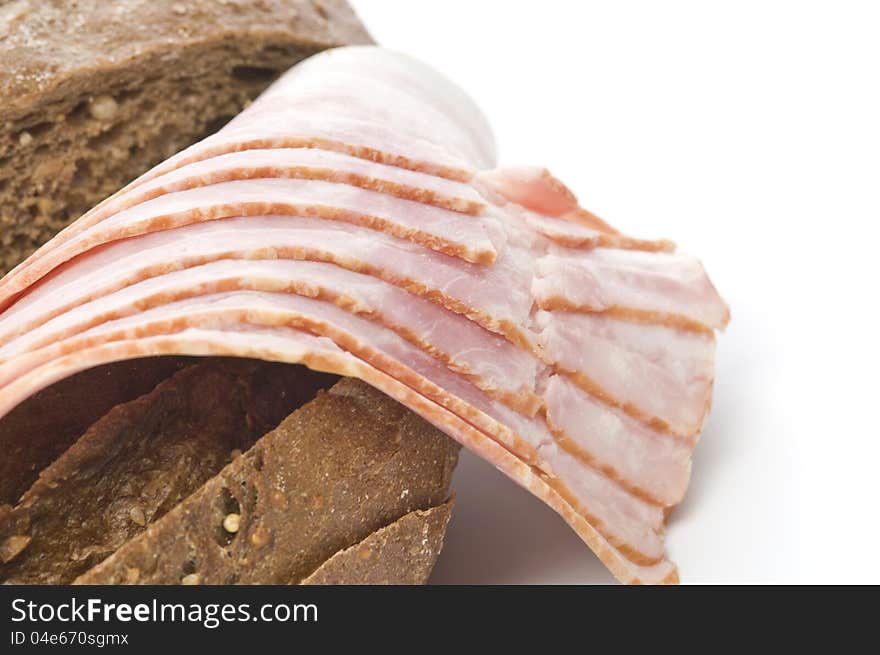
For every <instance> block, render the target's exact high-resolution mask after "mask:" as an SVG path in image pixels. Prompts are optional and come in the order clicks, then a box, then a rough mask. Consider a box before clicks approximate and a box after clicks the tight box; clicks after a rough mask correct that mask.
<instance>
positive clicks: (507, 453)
mask: <svg viewBox="0 0 880 655" xmlns="http://www.w3.org/2000/svg"><path fill="white" fill-rule="evenodd" d="M493 166H494V144H493V140H492V136H491V131H490V130H489V128H488V125H487V124H486V122H485V119H484V118H483V117H482V115H481V114H480V112H479V111H478V110H477V109H476V107H475V106H474V105H473V103H472V102H471V101H470V100H469V99H468V98H466V97H465V96H464V94H462V92H461V91H460V90H459V89H457V88H456V87H454V86H453V85H452V84H451V83H449V82H448V81H446V80H445V79H443V78H442V77H441V76H439V75H437V73H435V72H433V71H431V70H430V69H427V68H426V67H424V66H423V65H421V64H419V63H418V62H414V61H413V60H411V59H409V58H407V57H404V56H402V55H398V54H395V53H390V52H387V51H383V50H381V49H378V48H350V49H341V50H338V51H330V52H328V53H325V54H322V55H319V56H316V57H314V58H312V59H310V60H308V61H307V62H305V63H304V64H303V65H301V66H298V67H296V68H295V69H293V70H292V71H291V72H289V73H288V74H287V75H285V76H284V77H283V78H282V79H280V80H279V81H278V82H277V83H276V84H275V85H273V87H271V88H270V89H269V90H268V91H267V92H266V93H265V94H264V95H263V96H262V97H261V98H260V99H258V100H257V101H256V102H255V103H254V104H253V105H252V106H251V107H250V108H248V109H247V110H246V111H245V112H243V113H242V114H241V115H240V116H238V117H236V118H235V119H234V120H233V121H232V122H231V123H230V124H229V125H227V126H226V127H225V128H224V129H222V130H221V131H220V132H218V133H217V134H216V135H214V136H212V137H209V138H208V139H205V140H204V141H202V142H201V143H199V144H196V145H194V146H192V147H191V148H188V149H187V150H185V151H183V152H182V153H180V154H179V155H176V156H175V157H172V158H171V159H169V160H168V161H166V162H165V163H163V164H161V165H159V166H157V167H156V168H154V169H153V170H152V171H150V172H148V173H146V174H145V175H144V176H142V177H141V178H139V179H138V180H135V181H134V182H133V183H132V184H130V185H129V186H128V187H126V188H125V189H123V190H122V191H120V192H119V193H118V194H116V195H115V196H113V197H111V198H109V199H108V200H106V201H105V202H103V203H101V204H100V205H98V206H97V207H96V208H94V209H93V210H92V211H91V212H89V213H87V214H86V215H85V216H83V217H82V218H81V219H80V220H79V221H77V222H75V223H74V224H72V225H71V226H70V227H69V228H68V229H67V230H65V231H63V232H62V233H60V234H59V235H58V236H57V237H56V238H55V239H54V240H53V241H52V242H50V243H49V244H47V246H45V247H44V248H42V249H41V250H40V251H38V252H37V253H36V254H35V255H34V256H32V257H31V258H30V259H29V260H28V261H26V262H24V263H23V264H22V265H21V266H20V267H19V268H17V269H16V270H15V271H13V272H12V273H10V274H9V275H8V276H7V277H6V278H5V279H4V280H2V281H0V308H3V310H2V312H0V416H2V415H3V414H5V413H6V412H8V411H9V410H10V409H11V408H13V407H14V406H15V405H17V404H18V403H19V402H21V401H22V400H24V399H25V398H27V397H28V396H30V395H31V394H33V393H34V392H35V391H37V390H39V389H42V388H43V387H45V386H47V385H49V384H51V383H52V382H54V381H57V380H58V379H61V378H63V377H66V376H69V375H71V374H73V373H75V372H77V371H80V370H83V369H85V368H90V367H93V366H97V365H100V364H104V363H108V362H112V361H118V360H122V359H128V358H134V357H143V356H151V355H165V354H175V353H176V354H185V355H227V356H228V355H232V356H245V357H257V358H263V359H267V360H273V361H282V362H292V363H301V364H305V365H306V366H309V367H311V368H314V369H316V370H320V371H327V372H333V373H337V374H341V375H349V376H355V377H359V378H361V379H363V380H365V381H366V382H368V383H369V384H372V385H373V386H375V387H376V388H378V389H380V390H382V391H383V392H385V393H387V394H389V395H391V396H393V397H394V398H395V399H397V400H398V401H400V402H402V403H403V404H405V405H406V406H408V407H410V408H411V409H413V410H414V411H416V412H417V413H419V414H421V415H422V416H424V417H425V418H426V419H427V420H429V421H431V422H432V423H433V424H434V425H436V426H438V427H439V428H440V429H442V430H444V431H446V432H447V433H448V434H450V435H451V436H453V437H454V438H456V439H457V440H459V441H460V442H461V443H462V444H464V445H465V446H467V447H468V448H471V449H472V450H473V451H474V452H476V453H477V454H478V455H480V456H482V457H483V458H485V459H486V460H487V461H489V462H491V463H492V464H493V465H495V466H496V467H497V468H499V469H500V470H501V471H503V472H504V473H505V474H506V475H508V476H509V477H510V478H512V479H513V480H514V481H516V482H517V483H519V484H521V485H522V486H524V487H525V488H527V489H528V490H530V491H531V492H532V493H534V494H535V495H537V496H538V497H539V498H541V499H542V500H544V501H545V502H546V503H547V504H548V505H549V506H551V507H552V508H553V509H554V510H555V511H557V512H558V513H559V514H560V515H561V516H562V517H563V518H564V519H565V520H566V521H567V522H568V523H569V524H570V525H571V526H572V527H573V528H574V530H575V531H576V532H577V533H578V534H579V535H580V536H581V537H582V538H583V539H584V541H585V542H586V543H587V544H588V545H589V546H590V548H591V549H593V551H594V552H595V553H596V554H597V555H598V556H599V557H600V558H601V559H602V561H603V562H604V563H605V564H606V565H607V566H608V567H609V568H610V569H611V571H612V572H613V573H614V575H616V576H617V577H618V578H619V579H620V580H622V581H624V582H643V583H661V582H675V581H677V579H678V578H677V572H676V569H675V567H674V565H672V564H671V563H670V562H669V560H668V559H667V558H666V556H665V553H664V549H663V532H664V520H665V517H666V515H667V514H668V510H669V508H670V507H672V506H674V505H675V504H676V503H677V502H679V501H680V500H681V498H682V496H683V494H684V492H685V490H686V487H687V482H688V478H689V474H690V455H691V451H692V449H693V447H694V444H695V443H696V440H697V437H698V434H699V431H700V430H701V428H702V425H703V422H704V420H705V416H706V413H707V411H708V407H709V402H710V399H711V388H712V381H713V377H714V373H713V370H712V369H713V358H714V345H715V342H714V334H713V333H712V332H713V330H714V329H716V328H721V327H723V326H724V325H725V324H726V322H727V320H728V311H727V307H726V305H725V304H724V302H723V301H722V300H721V299H720V298H719V297H718V295H717V293H716V292H715V289H714V287H713V286H712V284H711V282H709V280H708V278H707V277H706V275H705V273H704V271H703V269H702V267H701V266H700V265H699V263H698V262H697V261H696V260H694V259H692V258H689V257H685V256H683V255H677V254H674V253H673V252H672V249H673V247H672V244H671V243H670V242H667V241H654V240H652V241H649V240H641V239H635V238H632V237H628V236H625V235H623V234H621V233H620V232H619V231H618V230H616V229H614V228H612V227H611V226H610V225H608V224H607V223H605V222H604V221H602V220H601V219H599V218H597V217H596V216H594V215H592V214H590V213H589V212H587V211H586V210H584V209H582V208H581V207H580V206H579V205H578V202H577V199H576V198H575V196H574V194H573V193H571V192H570V191H569V190H568V189H567V187H565V186H564V185H563V184H562V183H561V182H559V181H558V180H556V178H554V177H553V176H552V175H550V174H549V173H548V172H547V171H546V170H544V169H540V168H502V169H493V168H492V167H493Z"/></svg>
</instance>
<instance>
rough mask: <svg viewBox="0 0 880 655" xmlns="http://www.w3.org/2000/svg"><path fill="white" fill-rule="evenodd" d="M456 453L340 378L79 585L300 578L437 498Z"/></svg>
mask: <svg viewBox="0 0 880 655" xmlns="http://www.w3.org/2000/svg"><path fill="white" fill-rule="evenodd" d="M457 459H458V446H457V445H456V444H454V442H452V440H450V439H449V438H448V437H446V436H445V435H443V434H442V433H440V432H439V431H437V430H436V429H435V428H434V427H432V426H430V425H429V424H428V423H426V422H425V421H423V420H422V419H421V418H419V417H417V416H416V415H415V414H413V413H411V412H410V411H408V410H407V409H405V408H404V407H402V406H401V405H399V404H397V403H396V402H394V401H392V400H391V399H389V398H388V397H387V396H385V395H384V394H382V393H380V392H378V391H376V390H374V389H373V388H371V387H369V386H368V385H366V384H364V383H363V382H360V381H358V380H354V379H351V378H344V379H342V380H340V381H339V382H338V383H337V384H336V385H335V386H334V387H333V388H332V389H330V390H329V391H328V392H326V393H319V395H318V396H317V397H316V398H315V399H314V400H313V401H311V402H310V403H308V404H306V405H304V406H303V407H301V408H300V409H299V410H297V411H296V412H294V413H293V414H291V415H290V416H289V417H288V418H287V419H285V420H284V421H283V422H282V423H281V425H279V426H278V428H277V429H275V430H273V431H272V432H271V433H269V434H268V435H266V436H265V437H263V438H262V439H260V440H259V441H258V442H257V443H256V445H255V446H254V447H253V448H251V449H250V450H249V451H248V452H247V453H245V454H244V455H242V456H241V457H238V458H237V459H235V460H234V461H233V462H231V463H230V464H228V465H227V466H226V467H225V468H224V469H223V470H222V471H221V472H220V473H219V474H218V475H216V476H215V477H213V478H212V479H211V480H209V481H208V482H207V483H206V484H205V485H204V486H202V487H201V488H200V489H199V490H198V491H197V492H196V493H194V494H192V495H191V496H190V497H189V498H187V499H186V500H185V501H183V502H182V503H180V504H179V505H178V506H177V507H175V508H174V509H173V510H171V511H170V512H169V513H168V514H166V515H165V516H164V517H163V518H161V519H160V520H159V521H157V522H155V523H153V524H151V525H150V526H149V527H147V529H146V530H145V531H144V532H143V533H142V534H141V535H140V536H138V537H137V538H135V539H132V540H131V541H129V542H128V543H126V544H125V545H124V546H122V547H121V548H120V549H119V550H117V551H116V553H114V554H113V555H112V556H110V557H108V558H107V559H106V560H104V561H103V562H102V563H100V564H98V565H97V566H95V567H94V568H92V569H91V570H90V571H88V572H86V573H85V574H83V575H82V576H80V577H79V578H77V580H76V582H77V583H82V584H120V583H125V582H137V583H139V584H178V583H181V582H183V583H189V584H192V583H199V584H296V583H298V582H300V581H301V580H302V579H303V578H305V577H307V576H308V575H309V574H311V573H312V572H314V571H315V570H316V569H318V568H319V567H320V566H321V564H323V563H324V562H325V561H326V560H327V559H329V558H331V557H332V556H333V555H334V554H336V553H337V552H338V551H340V550H342V549H344V548H347V547H349V546H351V545H353V544H355V543H358V542H359V541H362V540H363V539H365V538H366V537H368V536H369V535H370V534H372V533H374V532H376V531H377V530H380V529H381V528H383V527H384V526H387V525H389V524H391V523H394V522H395V521H397V520H398V519H399V518H401V517H402V516H403V515H405V514H408V513H409V512H412V511H414V510H417V509H426V508H430V507H433V506H436V505H439V504H442V503H443V502H444V500H445V499H446V498H447V495H448V490H449V484H450V481H451V479H452V472H453V469H454V467H455V464H456V462H457ZM230 522H231V524H230ZM408 565H409V564H408V563H405V562H401V563H400V566H408Z"/></svg>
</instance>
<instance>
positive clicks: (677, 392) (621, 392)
mask: <svg viewBox="0 0 880 655" xmlns="http://www.w3.org/2000/svg"><path fill="white" fill-rule="evenodd" d="M536 318H537V324H538V325H539V326H540V327H541V328H542V332H541V333H540V337H539V341H540V343H541V346H542V347H543V348H544V353H545V354H546V356H547V357H548V358H549V359H550V360H552V361H554V362H558V363H559V364H560V366H561V367H562V368H564V369H565V370H566V371H568V372H571V373H573V374H575V375H574V377H575V379H577V380H578V381H580V382H581V384H582V386H583V387H584V388H585V389H586V390H588V391H590V390H595V389H600V390H601V393H602V395H603V396H604V397H605V400H606V401H607V402H609V403H610V404H612V405H616V406H619V407H621V408H623V409H624V410H625V411H628V412H629V413H631V414H632V415H634V416H635V417H636V418H640V419H643V420H644V421H645V422H647V423H652V424H654V425H657V426H660V427H661V428H663V429H666V430H668V431H670V432H672V433H673V434H676V435H679V436H682V437H691V436H693V435H696V434H697V433H699V432H700V430H701V429H702V427H703V421H704V419H705V417H706V414H707V413H708V411H709V403H710V400H711V397H712V381H713V379H714V360H715V337H714V335H712V334H711V333H708V334H707V333H705V332H690V331H686V330H681V329H678V328H670V327H667V326H665V325H640V324H638V323H632V322H630V321H622V320H619V319H615V318H609V317H607V316H604V315H602V314H578V313H570V312H546V311H543V310H542V311H539V312H538V314H537V317H536Z"/></svg>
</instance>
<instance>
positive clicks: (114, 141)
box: [0, 0, 371, 275]
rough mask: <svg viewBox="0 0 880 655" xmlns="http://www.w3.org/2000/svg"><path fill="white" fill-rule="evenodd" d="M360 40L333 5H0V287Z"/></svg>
mask: <svg viewBox="0 0 880 655" xmlns="http://www.w3.org/2000/svg"><path fill="white" fill-rule="evenodd" d="M370 41H371V39H370V37H369V35H368V34H367V32H366V31H365V30H364V28H363V26H362V25H361V24H360V22H359V21H358V19H357V17H356V16H355V14H354V13H353V12H352V10H351V9H350V7H349V6H348V4H347V3H346V2H345V1H344V0H113V2H107V1H106V0H76V1H73V0H6V1H0V275H2V274H3V273H5V272H6V271H8V270H9V269H11V268H12V267H13V266H15V265H16V264H18V263H19V262H20V261H21V260H22V259H24V258H25V257H26V256H27V255H28V254H30V253H31V252H32V251H33V250H34V249H35V248H36V247H37V246H39V245H41V244H42V243H44V242H45V241H47V240H48V239H49V238H51V237H52V236H54V235H55V233H56V232H57V231H58V230H59V229H60V228H61V227H63V226H64V225H66V224H67V223H69V222H70V221H72V220H73V219H75V218H77V217H78V216H79V215H80V214H81V213H83V212H84V211H86V210H88V209H89V208H91V207H92V206H93V205H95V204H96V203H97V202H99V201H100V200H102V199H103V198H105V197H106V196H108V195H110V194H111V193H113V192H115V191H116V190H117V189H119V188H120V187H121V186H123V185H124V184H125V183H127V182H129V181H130V180H132V179H134V178H135V177H137V176H138V175H139V174H141V173H143V172H144V171H146V170H148V169H149V168H150V167H152V166H154V165H155V164H158V163H159V162H161V161H162V160H164V159H166V158H167V157H168V156H170V155H171V154H174V153H175V152H177V151H179V150H181V149H182V148H183V147H185V146H187V145H189V144H190V143H193V142H195V141H197V140H198V139H200V138H202V137H203V136H206V135H207V134H209V133H211V132H213V131H216V129H218V128H219V127H220V126H221V125H222V124H223V123H225V122H226V121H228V120H229V119H230V118H232V117H233V116H234V115H235V114H237V113H238V112H239V111H241V109H242V108H243V107H244V106H245V105H246V103H248V102H249V101H250V100H251V99H253V98H254V97H256V96H257V95H258V94H259V93H260V92H261V91H262V90H263V89H264V88H265V87H266V86H267V85H268V84H269V83H270V82H271V81H272V80H274V79H275V78H276V77H277V76H278V75H279V74H280V73H281V72H283V71H284V70H286V69H287V68H289V67H290V66H292V65H293V64H294V63H296V62H297V61H299V60H300V59H303V58H304V57H307V56H309V55H311V54H313V53H315V52H317V51H320V50H323V49H326V48H328V47H332V46H338V45H347V44H356V43H369V42H370Z"/></svg>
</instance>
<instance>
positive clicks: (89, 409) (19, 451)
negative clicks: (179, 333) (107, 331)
mask: <svg viewBox="0 0 880 655" xmlns="http://www.w3.org/2000/svg"><path fill="white" fill-rule="evenodd" d="M192 361H193V360H192V359H191V358H186V357H150V358H146V359H138V360H129V361H125V362H118V363H116V364H109V365H107V366H99V367H98V368H93V369H90V370H87V371H84V372H82V373H78V374H77V375H72V376H71V377H69V378H67V379H65V380H62V381H61V382H58V383H56V384H54V385H52V386H50V387H49V388H47V389H44V390H43V391H41V392H39V393H37V394H35V395H34V396H32V397H30V398H28V399H27V400H26V401H24V402H23V403H21V404H20V405H19V406H18V407H16V408H15V409H14V410H12V411H11V412H10V413H9V414H7V415H6V416H4V417H3V418H2V419H0V453H2V455H0V506H2V505H4V504H6V505H14V504H15V503H16V502H17V501H18V499H19V498H20V497H21V495H22V494H23V493H24V492H25V491H27V490H28V488H29V487H30V486H31V485H32V484H33V483H34V482H35V481H36V479H37V476H38V475H39V474H40V471H42V470H43V469H44V468H46V467H47V466H48V465H49V464H51V463H52V462H53V461H55V459H57V458H58V457H59V456H60V455H61V454H62V453H63V452H64V451H65V450H67V449H68V448H70V446H71V445H72V444H73V443H74V442H75V441H76V440H77V439H78V438H79V437H80V436H81V435H82V434H83V432H85V431H86V430H87V429H88V427H89V426H90V425H92V423H94V422H95V421H97V420H98V419H99V418H101V417H102V416H104V415H105V414H106V413H107V412H109V411H110V410H111V409H113V408H114V407H115V406H116V405H119V404H122V403H126V402H128V401H130V400H133V399H135V398H137V397H138V396H141V395H143V394H145V393H147V392H149V391H151V390H152V389H153V388H154V387H155V386H156V385H157V384H159V382H161V381H162V380H165V379H166V378H168V377H169V376H170V375H171V374H172V373H174V372H175V371H179V370H180V369H181V368H183V367H184V366H186V365H187V364H189V363H191V362H192Z"/></svg>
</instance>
